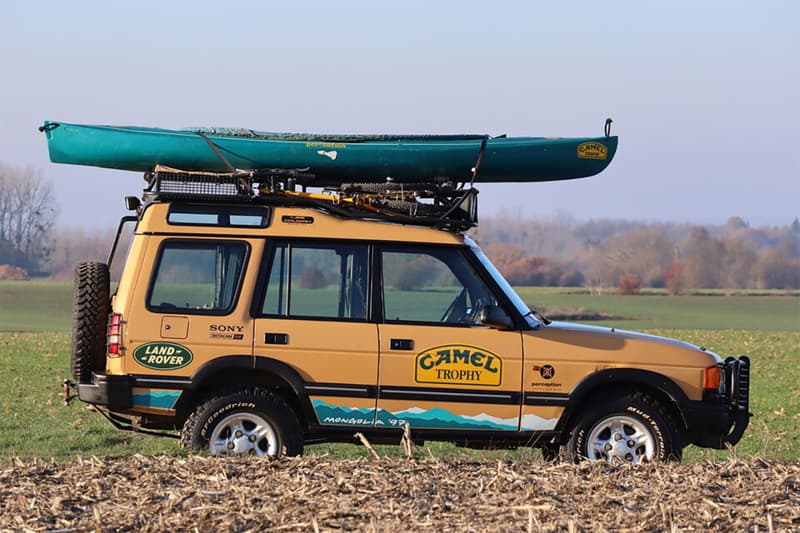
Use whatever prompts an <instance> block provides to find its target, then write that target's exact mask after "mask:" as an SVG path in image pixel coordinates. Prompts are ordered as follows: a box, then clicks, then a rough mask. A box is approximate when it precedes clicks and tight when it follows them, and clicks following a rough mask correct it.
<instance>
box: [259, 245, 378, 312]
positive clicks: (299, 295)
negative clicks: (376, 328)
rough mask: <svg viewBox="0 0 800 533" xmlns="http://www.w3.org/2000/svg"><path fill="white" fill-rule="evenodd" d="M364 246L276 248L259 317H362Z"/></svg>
mask: <svg viewBox="0 0 800 533" xmlns="http://www.w3.org/2000/svg"><path fill="white" fill-rule="evenodd" d="M368 279H369V277H368V275H367V247H366V245H360V244H348V243H325V244H307V243H277V244H276V245H275V246H274V252H273V254H272V262H271V266H270V271H269V281H268V282H267V290H266V293H265V295H264V304H263V306H262V314H263V315H265V316H283V317H292V318H332V319H346V320H366V318H367V283H368Z"/></svg>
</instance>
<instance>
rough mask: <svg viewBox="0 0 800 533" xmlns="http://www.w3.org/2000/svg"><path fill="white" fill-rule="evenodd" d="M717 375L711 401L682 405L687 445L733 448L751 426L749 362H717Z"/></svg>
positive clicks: (736, 360)
mask: <svg viewBox="0 0 800 533" xmlns="http://www.w3.org/2000/svg"><path fill="white" fill-rule="evenodd" d="M720 374H721V378H722V380H721V381H722V383H721V384H720V390H719V391H715V392H714V394H713V398H706V399H704V400H703V401H699V402H689V403H688V404H687V405H684V406H683V415H684V420H685V422H686V428H687V430H688V434H689V442H688V444H696V445H697V446H701V447H703V448H714V449H717V450H722V449H725V448H727V447H728V446H734V445H735V444H736V443H737V442H739V440H740V439H741V438H742V435H743V434H744V431H745V430H746V429H747V426H748V424H749V423H750V416H752V413H750V359H749V358H747V357H740V358H739V359H735V358H733V357H729V358H727V359H725V361H723V362H722V363H720Z"/></svg>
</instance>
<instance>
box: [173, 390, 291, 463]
mask: <svg viewBox="0 0 800 533" xmlns="http://www.w3.org/2000/svg"><path fill="white" fill-rule="evenodd" d="M181 446H182V447H184V448H193V449H201V450H208V452H209V453H210V454H211V455H212V456H215V457H225V456H235V455H257V456H263V457H280V456H283V455H300V454H301V453H303V436H302V431H301V429H300V423H299V422H298V420H297V417H296V416H295V414H294V412H293V411H292V409H291V407H289V406H288V405H287V404H286V402H285V401H283V399H281V398H280V397H278V396H276V395H275V394H273V393H271V392H269V391H267V390H264V389H260V388H249V389H242V390H238V391H233V392H230V393H227V394H220V395H219V396H214V397H212V398H211V399H209V400H207V401H206V402H204V403H202V404H201V405H200V406H199V407H198V408H197V409H196V410H195V411H194V413H192V414H191V416H189V418H188V419H187V420H186V423H185V424H184V425H183V430H182V431H181Z"/></svg>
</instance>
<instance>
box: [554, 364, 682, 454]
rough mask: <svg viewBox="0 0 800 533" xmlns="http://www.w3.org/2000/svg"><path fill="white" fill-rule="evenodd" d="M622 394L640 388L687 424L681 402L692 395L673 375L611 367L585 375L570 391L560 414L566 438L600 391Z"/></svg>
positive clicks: (677, 419) (562, 430)
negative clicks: (685, 391)
mask: <svg viewBox="0 0 800 533" xmlns="http://www.w3.org/2000/svg"><path fill="white" fill-rule="evenodd" d="M604 391H607V392H611V391H613V392H615V393H619V394H623V393H624V392H626V391H640V392H642V393H645V394H648V395H650V396H652V397H653V398H654V399H655V400H656V401H658V402H661V403H662V404H664V406H665V407H666V408H668V409H669V410H670V411H671V412H672V415H673V416H674V418H675V420H676V421H677V422H679V423H680V425H681V428H682V429H684V430H685V429H686V428H687V424H686V419H685V417H684V413H683V410H682V409H681V407H680V406H681V405H684V404H686V403H687V402H688V401H689V399H688V397H687V396H686V393H684V392H683V390H681V388H680V387H679V386H678V385H677V384H676V383H675V382H674V381H672V380H671V379H670V378H668V377H666V376H664V375H663V374H659V373H658V372H653V371H649V370H641V369H637V368H609V369H605V370H600V371H598V372H595V373H593V374H590V375H589V376H586V377H585V378H584V379H583V380H582V381H581V382H579V383H578V384H577V385H576V386H575V388H574V389H573V391H572V393H571V394H570V398H569V402H568V403H567V406H566V409H565V413H564V416H562V417H561V420H560V421H559V424H558V427H557V429H558V430H560V431H561V434H562V441H564V440H565V439H566V438H567V437H568V435H569V432H570V430H571V428H572V427H573V425H574V424H575V421H576V420H577V419H578V418H579V417H580V414H581V412H582V411H583V407H584V406H585V405H586V403H587V402H589V401H592V398H593V397H594V396H596V395H597V394H598V393H600V392H604Z"/></svg>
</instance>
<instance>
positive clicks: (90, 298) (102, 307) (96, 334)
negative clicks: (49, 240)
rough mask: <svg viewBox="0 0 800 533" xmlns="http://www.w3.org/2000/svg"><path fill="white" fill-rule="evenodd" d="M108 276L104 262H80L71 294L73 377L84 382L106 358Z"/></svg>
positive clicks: (108, 301) (109, 283)
mask: <svg viewBox="0 0 800 533" xmlns="http://www.w3.org/2000/svg"><path fill="white" fill-rule="evenodd" d="M110 285H111V282H110V276H109V273H108V265H106V264H105V263H97V262H86V263H80V264H79V265H78V266H77V268H75V287H74V289H73V293H72V358H71V366H72V377H74V378H75V380H76V381H78V382H79V383H86V382H88V381H89V380H90V379H91V377H92V372H93V371H95V370H103V369H104V368H105V361H106V324H107V323H108V315H109V313H111V297H110V294H109V292H110Z"/></svg>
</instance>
